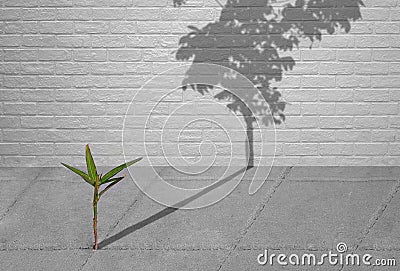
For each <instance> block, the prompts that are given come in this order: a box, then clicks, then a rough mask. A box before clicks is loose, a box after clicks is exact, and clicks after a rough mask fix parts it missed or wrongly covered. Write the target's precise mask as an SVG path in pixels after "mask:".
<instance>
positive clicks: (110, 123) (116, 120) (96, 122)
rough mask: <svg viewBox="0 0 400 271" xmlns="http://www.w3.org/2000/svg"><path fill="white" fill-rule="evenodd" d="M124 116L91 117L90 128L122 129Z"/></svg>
mask: <svg viewBox="0 0 400 271" xmlns="http://www.w3.org/2000/svg"><path fill="white" fill-rule="evenodd" d="M122 124H123V117H121V116H104V117H89V128H92V129H104V128H107V129H119V130H120V129H122Z"/></svg>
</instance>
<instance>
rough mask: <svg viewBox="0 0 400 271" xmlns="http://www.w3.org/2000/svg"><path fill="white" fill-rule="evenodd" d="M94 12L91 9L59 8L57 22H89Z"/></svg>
mask: <svg viewBox="0 0 400 271" xmlns="http://www.w3.org/2000/svg"><path fill="white" fill-rule="evenodd" d="M91 19H92V11H91V9H89V8H58V9H57V20H61V21H69V20H71V21H89V20H91Z"/></svg>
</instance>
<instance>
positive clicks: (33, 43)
mask: <svg viewBox="0 0 400 271" xmlns="http://www.w3.org/2000/svg"><path fill="white" fill-rule="evenodd" d="M22 45H23V46H25V47H55V45H56V37H55V36H52V35H40V36H36V35H35V36H32V35H25V36H24V38H23V43H22Z"/></svg>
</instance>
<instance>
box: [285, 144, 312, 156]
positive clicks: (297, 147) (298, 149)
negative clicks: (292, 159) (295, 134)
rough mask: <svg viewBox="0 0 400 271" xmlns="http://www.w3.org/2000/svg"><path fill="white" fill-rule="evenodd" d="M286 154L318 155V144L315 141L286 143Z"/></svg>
mask: <svg viewBox="0 0 400 271" xmlns="http://www.w3.org/2000/svg"><path fill="white" fill-rule="evenodd" d="M284 152H285V154H286V155H289V156H292V155H295V156H302V155H318V144H313V143H298V144H296V143H288V144H285V145H284Z"/></svg>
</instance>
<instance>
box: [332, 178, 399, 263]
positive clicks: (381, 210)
mask: <svg viewBox="0 0 400 271" xmlns="http://www.w3.org/2000/svg"><path fill="white" fill-rule="evenodd" d="M399 190H400V180H399V181H397V183H396V185H395V186H394V187H393V188H392V190H391V191H390V192H389V194H388V196H387V197H386V198H385V199H384V200H383V201H382V203H381V204H380V206H379V208H378V209H377V210H376V211H375V212H374V213H373V214H372V217H371V218H370V219H369V221H368V224H367V226H366V227H365V229H364V230H363V231H362V233H361V236H360V237H359V238H357V241H356V244H355V246H354V249H353V250H352V253H354V252H355V251H357V249H358V248H359V247H360V245H361V244H362V242H364V240H365V238H366V237H367V235H368V234H369V233H370V231H371V230H372V228H373V227H374V226H375V225H376V223H377V222H378V220H379V219H380V218H381V217H382V216H383V214H384V212H385V211H386V209H387V207H388V206H389V204H390V202H391V201H392V199H393V198H394V196H395V195H396V194H397V192H398V191H399ZM343 268H344V265H342V266H341V268H340V269H339V271H342V270H343Z"/></svg>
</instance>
